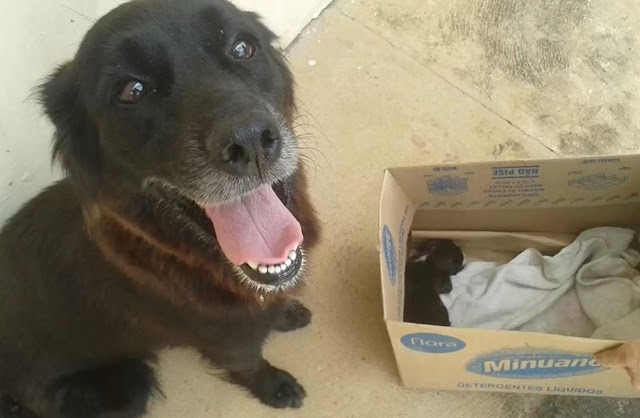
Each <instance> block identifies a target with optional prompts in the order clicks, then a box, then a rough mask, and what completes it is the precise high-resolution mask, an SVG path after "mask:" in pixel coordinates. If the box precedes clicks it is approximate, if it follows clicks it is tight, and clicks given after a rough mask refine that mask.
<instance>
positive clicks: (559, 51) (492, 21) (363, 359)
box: [150, 0, 640, 418]
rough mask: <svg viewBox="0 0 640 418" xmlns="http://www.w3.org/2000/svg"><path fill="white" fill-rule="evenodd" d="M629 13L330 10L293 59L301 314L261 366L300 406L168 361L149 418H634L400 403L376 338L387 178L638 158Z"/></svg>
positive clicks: (637, 14) (438, 401) (419, 6)
mask: <svg viewBox="0 0 640 418" xmlns="http://www.w3.org/2000/svg"><path fill="white" fill-rule="evenodd" d="M639 19H640V3H638V2H637V0H618V1H616V2H611V1H608V0H528V1H523V0H455V1H454V0H429V1H423V0H394V1H393V2H389V1H385V0H369V1H366V2H365V1H357V0H337V1H336V2H335V3H334V4H333V5H332V6H330V7H329V8H328V9H327V10H326V11H325V13H324V14H323V15H322V16H321V18H320V19H319V20H318V21H316V22H314V23H313V24H312V25H311V26H310V27H309V28H308V29H307V30H306V31H305V32H304V33H303V34H302V35H301V37H300V39H299V40H298V41H297V42H296V43H295V44H294V45H293V46H292V47H291V48H290V50H289V51H288V56H289V59H290V61H291V63H292V65H293V69H294V73H295V75H296V77H297V81H298V85H299V90H298V94H299V100H300V112H301V117H300V118H299V119H298V127H297V128H298V131H299V132H300V133H301V138H302V143H303V152H304V154H305V156H306V157H307V158H308V160H310V162H309V169H310V171H311V180H312V187H313V198H314V200H315V203H316V205H317V208H318V210H319V212H320V214H321V217H322V219H323V220H324V227H325V237H324V244H323V245H322V247H321V248H320V249H319V251H318V253H317V254H316V258H315V264H314V265H313V267H312V268H313V278H312V280H311V282H310V285H309V289H308V291H307V296H306V297H305V299H304V301H305V303H306V304H307V305H308V306H309V307H310V308H311V309H312V310H313V311H314V313H315V316H314V322H313V324H312V325H311V326H310V327H309V328H308V329H305V330H302V331H300V332H297V333H294V334H290V335H277V336H274V338H273V340H272V341H271V342H270V343H269V345H268V347H267V348H266V356H267V358H268V359H269V360H271V361H272V362H273V363H274V364H276V365H279V366H281V367H284V368H286V369H287V370H288V371H290V372H291V373H292V374H294V375H295V376H296V377H298V378H299V380H300V381H301V382H302V383H303V384H304V385H305V387H306V389H307V391H308V394H309V396H308V398H307V400H306V403H305V406H304V408H303V409H302V410H296V411H286V412H282V411H274V410H270V409H267V408H265V407H263V406H261V405H260V404H259V403H258V402H256V401H254V400H253V399H251V398H250V397H248V396H247V395H245V394H244V393H243V392H242V391H240V390H239V389H237V388H235V387H233V386H231V385H228V384H225V383H222V382H220V381H219V380H218V379H216V378H215V377H214V376H213V373H212V372H211V371H210V370H208V369H207V368H206V367H205V366H204V364H203V363H201V362H200V361H199V360H197V359H196V358H195V356H194V355H193V354H192V353H189V352H184V351H173V352H169V353H166V355H165V356H164V357H163V362H162V368H161V375H162V381H163V386H164V391H165V393H166V395H167V397H168V400H166V401H162V402H158V403H156V404H155V405H154V408H153V410H152V412H151V414H150V415H151V416H152V417H158V418H176V417H193V418H200V417H254V416H259V417H270V416H273V417H276V416H277V417H281V416H291V417H446V418H450V417H451V418H455V417H475V418H478V417H491V418H499V417H510V418H511V417H523V418H524V417H527V418H528V417H545V418H546V417H580V418H588V417H606V418H608V417H637V416H640V406H638V404H637V402H632V401H626V400H620V401H618V400H600V399H596V400H592V399H586V398H566V397H561V398H551V397H550V398H543V397H536V396H516V395H510V396H507V395H497V394H481V393H462V392H458V393H436V392H428V391H415V390H406V389H404V388H402V387H401V385H400V382H399V379H398V375H397V372H396V369H395V363H394V359H393V355H392V352H391V349H390V344H389V341H388V337H387V333H386V329H385V327H384V324H383V321H382V305H381V297H380V290H379V283H378V281H379V273H378V255H377V250H376V244H377V221H376V219H377V201H378V194H379V191H380V185H381V178H382V170H383V168H384V167H387V166H396V165H413V164H423V163H436V162H459V161H475V160H504V159H520V158H533V157H549V158H553V157H558V156H563V155H582V154H603V153H629V152H637V151H640V145H639V143H638V141H637V138H640V135H639V134H640V132H639V131H640V128H639V123H638V121H639V120H640V113H639V110H640V100H639V99H638V95H639V94H640V89H639V88H638V87H639V83H640V81H639V80H640V78H639V77H638V76H637V74H638V73H639V72H640V55H639V54H638V46H639V42H638V36H637V33H639V31H640V21H639Z"/></svg>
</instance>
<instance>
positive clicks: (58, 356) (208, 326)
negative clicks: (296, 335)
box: [0, 0, 319, 418]
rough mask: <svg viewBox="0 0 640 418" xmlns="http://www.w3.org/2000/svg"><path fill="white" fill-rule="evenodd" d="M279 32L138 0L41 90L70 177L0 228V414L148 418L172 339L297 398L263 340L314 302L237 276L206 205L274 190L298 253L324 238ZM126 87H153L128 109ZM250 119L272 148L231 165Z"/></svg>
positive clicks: (256, 388) (259, 387)
mask: <svg viewBox="0 0 640 418" xmlns="http://www.w3.org/2000/svg"><path fill="white" fill-rule="evenodd" d="M239 40H240V41H245V40H246V41H247V42H249V43H250V44H251V45H254V46H255V48H256V49H255V51H256V53H255V55H253V56H251V57H250V59H249V58H248V59H246V60H238V59H235V58H234V57H233V56H232V54H231V51H232V48H233V47H234V45H236V44H237V42H238V41H239ZM273 41H274V35H273V33H271V32H270V31H269V30H268V29H267V28H266V27H265V26H264V25H263V24H262V23H260V22H259V21H258V19H257V17H256V16H255V15H254V14H251V13H245V12H241V11H239V10H238V9H236V8H235V7H234V6H232V5H231V4H229V3H227V2H225V1H223V0H137V1H134V2H131V3H127V4H125V5H123V6H120V7H118V8H117V9H115V10H114V11H112V12H110V13H109V14H108V15H107V16H105V17H103V18H102V19H100V20H99V21H98V22H97V23H96V24H95V25H94V26H93V28H92V29H91V30H90V31H89V32H88V33H87V35H86V37H85V38H84V40H83V42H82V44H81V46H80V48H79V50H78V52H77V54H76V56H75V57H74V58H73V59H72V60H71V61H70V62H68V63H66V64H64V65H62V66H60V67H59V68H58V69H57V70H56V71H55V72H54V73H53V74H52V75H51V77H49V78H48V79H47V80H46V82H44V84H43V85H42V86H41V88H40V94H41V98H42V104H43V106H44V108H45V111H46V114H47V115H48V116H49V118H50V119H51V121H52V122H53V124H54V126H55V136H54V143H53V157H54V159H55V160H57V161H59V162H60V163H61V164H62V166H63V167H64V168H65V170H66V172H67V176H66V177H65V178H64V179H63V180H61V181H59V182H57V183H56V184H54V185H52V186H51V187H49V188H47V189H46V190H44V191H43V192H42V193H40V194H39V195H38V196H36V197H35V198H33V199H32V200H31V201H29V202H28V203H27V204H25V205H24V207H23V208H22V209H21V210H20V211H19V212H18V213H17V214H15V216H13V217H12V218H11V219H10V220H9V221H8V223H7V224H6V225H5V226H4V227H3V228H2V230H1V231H0V418H134V417H139V416H141V415H142V414H144V413H145V411H146V410H147V405H148V401H149V399H150V397H152V396H153V395H154V394H158V393H160V389H159V386H158V382H157V381H156V377H155V373H154V368H155V365H154V362H153V358H154V355H155V353H156V352H157V351H158V350H160V349H163V348H165V347H174V346H181V347H192V348H194V349H196V350H198V351H199V352H200V353H202V354H203V356H204V357H205V358H206V359H207V360H208V361H209V362H210V363H211V364H212V365H213V366H215V367H217V368H219V369H222V370H223V371H225V372H226V373H227V375H228V378H229V379H230V380H231V381H232V382H233V383H236V384H239V385H242V386H244V387H245V388H246V389H247V390H249V391H250V392H251V393H252V394H254V395H255V396H256V397H257V398H258V399H260V400H261V401H262V402H264V403H265V404H267V405H270V406H273V407H278V408H284V407H300V406H301V405H302V401H303V399H304V397H305V396H306V393H305V391H304V389H303V388H302V386H301V385H300V384H299V383H297V381H296V379H294V378H293V377H292V376H291V375H290V374H289V373H287V372H285V371H282V370H279V369H277V368H275V367H274V366H272V365H270V364H269V363H268V362H267V361H266V360H265V359H264V358H263V357H262V345H263V343H264V341H265V340H266V338H267V336H268V335H269V333H270V332H271V331H272V330H275V329H277V330H282V331H289V330H294V329H297V328H300V327H303V326H305V325H307V324H308V323H309V322H310V318H311V313H310V311H309V310H308V309H307V308H305V307H304V306H303V305H302V304H300V303H299V302H297V301H295V299H293V295H294V293H293V292H295V291H296V288H293V289H290V290H287V291H286V292H285V291H281V292H279V293H265V294H260V293H258V292H256V291H255V290H253V289H251V288H250V287H249V286H246V285H244V284H243V283H242V282H241V281H240V280H239V278H238V276H237V273H236V271H235V270H234V269H233V268H232V267H231V266H230V263H229V261H228V260H227V259H226V258H225V256H224V254H223V253H222V251H221V249H220V248H219V245H218V243H217V240H216V235H215V231H214V229H213V226H212V224H211V222H210V221H209V219H208V218H207V216H206V214H205V211H204V210H203V209H202V206H203V205H204V204H216V203H220V202H222V201H224V200H226V199H228V198H230V197H233V196H239V195H241V194H243V193H246V192H248V191H250V190H253V189H255V188H257V187H259V186H263V185H265V184H269V185H272V187H273V188H274V191H275V192H276V194H277V195H278V196H279V197H280V199H281V200H282V202H283V203H284V204H285V205H286V206H287V208H288V209H289V210H290V211H291V213H292V214H293V215H294V216H295V217H296V218H297V220H298V221H299V222H300V224H301V225H302V230H303V233H304V236H305V241H304V244H303V245H304V247H305V252H306V253H309V251H310V250H312V249H313V247H314V245H315V243H316V242H317V240H318V236H319V228H318V222H317V218H316V215H315V212H314V210H313V207H312V206H311V204H310V202H309V198H308V194H307V185H306V180H305V175H304V171H303V170H302V168H301V167H299V166H298V160H297V158H296V155H297V154H296V153H295V150H296V149H297V142H296V138H295V136H294V135H293V133H292V127H291V123H292V120H293V113H294V96H293V79H292V77H291V73H290V72H289V69H288V68H287V65H286V62H285V60H284V58H283V57H282V56H281V55H280V53H279V52H278V51H277V50H276V49H275V48H274V46H273V45H272V42H273ZM132 80H134V81H136V80H137V81H141V82H143V83H144V85H145V90H144V91H145V94H144V96H143V97H142V99H141V100H140V101H138V102H136V103H135V104H130V103H127V102H126V101H123V99H122V97H123V96H122V95H123V91H124V92H125V93H126V86H127V85H128V83H130V82H131V81H132ZM123 89H124V90H123ZM125 98H126V97H125ZM256 129H258V130H259V131H258V133H260V132H262V130H264V132H263V134H268V138H267V139H268V140H269V141H268V144H267V145H268V146H269V147H271V148H270V149H269V150H268V151H269V152H267V148H266V147H267V145H265V144H264V143H262V144H261V145H256V146H258V147H260V146H262V147H264V151H265V152H264V155H255V158H254V156H252V155H245V156H244V157H246V159H242V160H241V161H231V162H230V161H228V160H227V159H225V158H223V157H224V150H225V149H226V148H225V147H227V146H228V144H229V140H230V138H231V141H232V142H233V141H238V142H239V141H244V140H247V138H248V139H249V140H253V139H255V138H254V137H255V133H256ZM264 138H265V137H264V135H263V137H262V139H263V140H264ZM258 149H260V148H258ZM231 163H233V164H231ZM236 163H241V164H243V165H242V166H240V167H239V166H237V165H234V164H236ZM219 401H220V402H223V401H224V400H222V399H221V400H219Z"/></svg>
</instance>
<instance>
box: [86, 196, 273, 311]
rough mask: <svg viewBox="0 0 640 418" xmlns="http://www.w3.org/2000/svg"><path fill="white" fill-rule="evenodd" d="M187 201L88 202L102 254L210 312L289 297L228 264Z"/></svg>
mask: <svg viewBox="0 0 640 418" xmlns="http://www.w3.org/2000/svg"><path fill="white" fill-rule="evenodd" d="M185 210H187V211H188V210H190V209H189V208H188V207H187V208H185V207H184V205H179V204H177V203H174V202H171V201H167V200H166V199H162V198H158V197H156V196H153V195H149V194H144V195H143V194H141V195H139V196H136V197H134V198H132V199H128V200H127V204H126V205H122V204H117V203H115V202H106V201H102V202H100V201H99V203H92V204H90V205H87V206H86V215H85V220H86V225H87V231H88V233H89V235H90V238H91V240H92V241H93V242H95V243H96V245H97V246H98V248H99V249H100V251H101V252H102V253H103V255H104V256H105V257H106V258H107V259H108V260H109V261H110V262H111V263H112V264H114V265H115V266H116V267H117V268H118V269H119V270H120V271H121V272H123V274H125V275H126V276H127V277H128V278H129V279H130V280H133V281H134V282H135V284H136V285H138V286H142V287H144V288H146V289H149V288H151V289H152V290H153V291H155V293H156V294H158V295H159V296H160V297H162V298H164V299H167V300H170V301H171V302H172V303H174V304H176V305H179V306H181V307H187V306H189V307H192V308H196V309H199V310H203V311H206V312H211V311H216V310H218V309H221V308H222V307H225V309H229V306H234V305H238V306H240V305H241V306H242V308H243V309H245V310H246V307H247V306H253V307H254V308H256V309H263V308H265V307H266V306H269V305H270V304H271V303H273V302H275V301H276V300H279V299H280V298H282V297H284V295H278V294H264V295H263V294H260V293H257V292H256V291H254V290H251V289H249V288H247V287H246V286H244V285H243V284H241V283H240V281H239V280H238V279H237V278H236V277H235V274H234V273H233V272H232V271H231V269H229V267H228V261H227V259H226V257H225V256H224V255H223V254H222V252H221V250H220V248H219V246H218V243H217V241H216V239H215V236H214V235H213V234H212V229H211V231H208V230H205V229H203V227H202V226H200V225H199V222H198V220H197V218H194V217H193V216H198V214H192V217H190V216H187V213H185Z"/></svg>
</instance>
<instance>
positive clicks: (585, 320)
mask: <svg viewBox="0 0 640 418" xmlns="http://www.w3.org/2000/svg"><path fill="white" fill-rule="evenodd" d="M634 236H635V231H633V230H631V229H624V228H615V227H599V228H593V229H590V230H587V231H585V232H583V233H582V234H580V235H579V236H578V237H577V238H576V240H575V241H574V242H573V243H571V244H570V245H568V246H567V247H565V248H563V249H562V250H561V251H560V252H559V253H558V254H556V255H554V256H544V255H542V254H540V253H539V252H538V251H536V250H534V249H527V250H525V251H524V252H522V253H520V254H519V255H518V256H517V257H516V258H515V259H513V260H512V261H510V262H509V263H507V264H504V265H497V264H496V263H491V262H482V261H476V262H470V263H468V264H467V265H466V266H465V268H464V269H463V270H462V271H461V272H460V273H458V274H457V275H456V276H454V277H452V283H453V290H452V291H451V293H449V294H446V295H442V296H441V298H442V301H443V303H444V305H445V306H446V307H447V310H448V311H449V319H450V321H451V326H454V327H464V328H485V329H504V330H516V329H520V330H528V331H539V332H553V333H557V334H563V335H576V336H585V337H586V336H591V335H589V334H591V332H592V331H593V330H594V329H595V333H593V337H596V338H611V339H628V338H631V337H632V336H633V335H638V336H639V337H640V277H639V274H638V272H637V271H636V270H635V267H636V266H637V265H638V263H640V253H638V252H637V251H635V250H632V249H630V248H629V245H630V244H631V242H632V240H633V238H634ZM574 286H575V287H574ZM623 334H624V335H623ZM622 337H624V338H622Z"/></svg>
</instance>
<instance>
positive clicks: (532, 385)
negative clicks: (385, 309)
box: [387, 321, 640, 398]
mask: <svg viewBox="0 0 640 418" xmlns="http://www.w3.org/2000/svg"><path fill="white" fill-rule="evenodd" d="M387 329H388V332H389V336H390V338H391V343H392V345H393V350H394V354H395V356H396V361H397V364H398V369H399V372H400V375H401V377H402V381H403V383H404V384H405V385H406V386H407V387H412V388H425V389H438V390H483V391H493V392H520V393H537V394H546V395H579V396H609V397H630V398H637V397H640V391H636V390H633V389H632V387H631V385H630V383H629V378H628V376H627V374H626V373H625V372H624V370H622V369H607V368H605V367H602V366H600V365H599V364H597V363H596V362H595V360H594V359H593V355H592V353H595V352H597V351H600V350H602V349H604V348H608V347H611V346H613V345H616V344H618V343H617V342H613V341H603V340H592V339H584V338H574V337H563V336H557V335H548V334H539V333H524V332H515V331H493V330H477V329H462V328H449V327H435V326H428V325H417V324H409V323H402V322H396V321H388V322H387Z"/></svg>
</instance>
